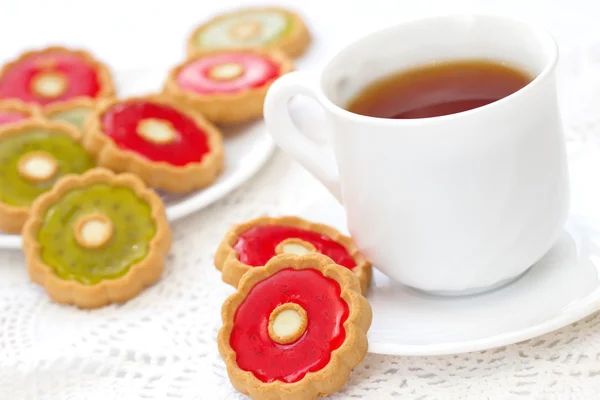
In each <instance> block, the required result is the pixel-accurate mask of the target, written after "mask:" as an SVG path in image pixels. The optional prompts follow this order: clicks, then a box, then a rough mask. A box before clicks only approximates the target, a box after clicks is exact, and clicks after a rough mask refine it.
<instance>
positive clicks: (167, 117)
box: [83, 96, 224, 193]
mask: <svg viewBox="0 0 600 400" xmlns="http://www.w3.org/2000/svg"><path fill="white" fill-rule="evenodd" d="M86 123H87V125H86V135H85V137H84V140H83V145H84V146H85V147H86V148H87V149H88V151H90V152H92V153H93V154H95V155H96V157H97V160H98V164H99V165H101V166H104V167H107V168H110V169H112V170H114V171H117V172H133V173H135V174H136V175H138V176H139V177H140V178H141V179H142V180H143V181H144V182H145V183H146V184H147V185H148V186H150V187H153V188H155V189H162V190H165V191H168V192H175V193H183V192H189V191H191V190H195V189H200V188H203V187H205V186H208V185H210V184H211V183H212V182H213V181H214V180H215V179H216V177H217V176H218V174H219V173H220V172H221V170H222V168H223V163H224V156H223V141H222V136H221V133H220V131H219V130H217V128H215V127H214V126H213V125H212V124H211V123H209V122H208V121H206V120H205V119H204V117H203V116H202V115H201V114H200V113H198V112H196V111H193V110H191V109H190V108H189V107H187V106H183V105H180V104H177V103H175V102H174V101H172V100H170V99H167V98H165V97H152V96H150V97H140V98H129V99H125V100H114V101H111V102H107V103H106V104H104V105H102V106H101V107H99V108H98V109H97V110H96V111H95V112H94V113H93V114H92V116H90V117H89V120H88V121H87V122H86Z"/></svg>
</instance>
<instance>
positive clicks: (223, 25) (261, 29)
mask: <svg viewBox="0 0 600 400" xmlns="http://www.w3.org/2000/svg"><path fill="white" fill-rule="evenodd" d="M310 40H311V38H310V34H309V32H308V29H307V27H306V24H305V23H304V21H303V20H302V18H300V16H299V15H298V14H296V13H295V12H293V11H290V10H286V9H283V8H277V7H270V8H247V9H243V10H239V11H235V12H229V13H225V14H221V15H218V16H216V17H215V18H213V19H211V20H210V21H208V22H206V23H204V24H202V25H200V26H199V27H198V28H196V29H195V30H194V32H193V33H192V35H191V36H190V38H189V39H188V55H189V56H194V55H196V54H198V52H202V51H204V50H214V49H231V48H268V49H278V50H281V51H283V52H284V53H286V54H287V55H288V56H290V57H297V56H300V55H301V54H302V53H304V51H305V50H306V48H307V47H308V45H309V44H310Z"/></svg>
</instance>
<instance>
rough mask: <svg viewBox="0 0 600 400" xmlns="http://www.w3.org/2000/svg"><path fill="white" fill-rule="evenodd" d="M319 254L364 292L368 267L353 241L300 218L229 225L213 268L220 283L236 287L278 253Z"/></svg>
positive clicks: (369, 274)
mask: <svg viewBox="0 0 600 400" xmlns="http://www.w3.org/2000/svg"><path fill="white" fill-rule="evenodd" d="M313 253H320V254H323V255H325V256H327V257H329V258H331V259H332V260H333V261H334V262H335V263H336V264H339V265H341V266H343V267H345V268H347V269H349V270H350V271H352V272H353V273H354V274H355V275H356V276H357V277H358V279H359V282H360V286H361V290H362V292H363V293H366V292H367V289H368V287H369V284H370V283H371V276H372V268H371V264H370V263H369V261H367V259H366V258H365V257H364V256H363V255H362V254H361V253H360V251H359V250H358V248H357V247H356V245H355V244H354V241H353V240H352V239H351V238H350V237H348V236H345V235H342V234H341V233H340V232H339V231H337V230H336V229H335V228H332V227H330V226H327V225H323V224H318V223H313V222H310V221H307V220H305V219H302V218H298V217H292V216H284V217H279V218H270V217H261V218H257V219H254V220H251V221H248V222H245V223H242V224H239V225H236V226H234V227H232V228H231V229H230V230H229V232H227V234H226V235H225V237H224V238H223V240H222V241H221V244H220V245H219V248H218V249H217V252H216V254H215V267H216V268H217V269H218V270H219V271H221V276H222V279H223V281H224V282H226V283H228V284H230V285H232V286H234V287H237V286H238V283H239V281H240V279H241V278H242V276H243V275H244V274H245V273H246V272H248V271H249V270H251V269H253V268H255V267H260V266H263V265H265V264H266V263H267V262H268V261H269V260H270V259H271V258H273V257H275V256H277V255H279V254H294V255H306V254H313Z"/></svg>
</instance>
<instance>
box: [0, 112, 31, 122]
mask: <svg viewBox="0 0 600 400" xmlns="http://www.w3.org/2000/svg"><path fill="white" fill-rule="evenodd" d="M24 119H27V116H26V115H23V114H21V113H18V112H15V111H0V125H4V124H11V123H13V122H18V121H22V120H24Z"/></svg>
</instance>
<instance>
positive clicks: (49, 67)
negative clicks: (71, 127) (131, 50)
mask: <svg viewBox="0 0 600 400" xmlns="http://www.w3.org/2000/svg"><path fill="white" fill-rule="evenodd" d="M114 93H115V91H114V85H113V81H112V78H111V74H110V71H109V69H108V67H106V66H105V65H104V64H102V63H101V62H99V61H97V60H96V59H95V58H94V57H93V56H92V55H91V54H89V53H88V52H85V51H83V50H71V49H67V48H65V47H48V48H45V49H40V50H34V51H28V52H25V53H23V54H21V56H20V57H19V58H17V59H16V60H14V61H11V62H9V63H8V64H6V65H4V66H3V67H2V68H1V69H0V99H17V100H21V101H23V102H26V103H34V104H38V105H41V106H46V105H48V104H54V103H57V102H62V101H66V100H70V99H73V98H76V97H89V98H94V99H97V98H106V97H111V96H114Z"/></svg>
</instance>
